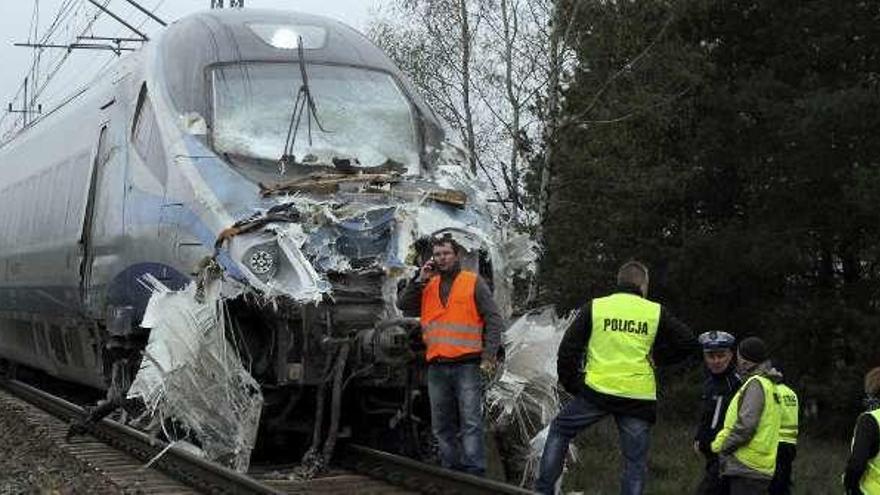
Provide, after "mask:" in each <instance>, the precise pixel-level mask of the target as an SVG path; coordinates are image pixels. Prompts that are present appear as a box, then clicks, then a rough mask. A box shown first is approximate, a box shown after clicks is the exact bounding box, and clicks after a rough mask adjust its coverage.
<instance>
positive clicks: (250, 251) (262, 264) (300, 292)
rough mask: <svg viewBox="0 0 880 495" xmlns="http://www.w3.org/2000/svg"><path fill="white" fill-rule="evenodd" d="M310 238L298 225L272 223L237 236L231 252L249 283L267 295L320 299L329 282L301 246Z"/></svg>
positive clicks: (232, 241)
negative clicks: (259, 229) (304, 253)
mask: <svg viewBox="0 0 880 495" xmlns="http://www.w3.org/2000/svg"><path fill="white" fill-rule="evenodd" d="M306 239H307V237H306V235H305V233H304V232H303V230H302V227H301V226H300V225H299V224H295V223H286V224H277V223H273V224H270V225H269V226H268V227H266V228H264V229H263V230H262V231H260V232H257V233H252V234H247V235H236V236H234V237H232V238H231V239H230V241H229V255H230V257H231V258H232V259H233V260H235V261H236V262H237V263H238V264H239V265H241V267H242V270H241V273H243V274H244V276H245V278H246V279H247V282H248V283H249V284H250V285H251V286H253V287H254V288H256V289H257V290H259V291H260V292H261V293H262V294H263V296H264V297H274V296H279V295H285V296H289V297H291V298H292V299H294V300H296V301H299V302H303V303H308V302H313V303H317V302H320V301H321V298H322V295H323V294H324V293H326V292H327V291H328V290H329V285H328V284H327V283H325V282H323V281H322V280H321V278H320V277H319V276H318V274H317V273H316V272H315V269H314V268H313V267H312V264H311V263H310V262H309V261H308V260H307V259H306V257H305V255H303V253H302V250H301V247H302V245H303V243H304V242H305V241H306Z"/></svg>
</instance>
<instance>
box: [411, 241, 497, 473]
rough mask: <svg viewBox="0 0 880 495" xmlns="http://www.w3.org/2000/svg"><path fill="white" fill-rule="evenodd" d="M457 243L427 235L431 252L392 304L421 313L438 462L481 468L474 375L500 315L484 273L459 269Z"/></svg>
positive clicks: (490, 366) (488, 360)
mask: <svg viewBox="0 0 880 495" xmlns="http://www.w3.org/2000/svg"><path fill="white" fill-rule="evenodd" d="M462 249H463V248H462V247H461V245H460V244H459V243H458V242H456V241H455V239H453V238H452V237H451V235H449V234H446V235H444V236H443V237H437V238H434V239H433V240H432V241H431V253H432V256H431V259H429V260H428V261H426V262H425V263H424V264H422V266H421V268H420V269H419V274H418V277H416V278H415V279H414V280H413V281H412V282H411V283H410V284H409V285H407V287H406V288H405V289H404V290H403V292H402V293H401V294H400V297H399V298H398V302H397V306H398V307H399V308H400V309H401V310H402V311H403V312H404V314H406V315H408V316H415V315H419V317H420V320H421V326H422V339H423V340H424V342H425V345H426V347H427V351H426V353H425V358H426V360H427V361H428V396H429V398H430V401H431V429H432V431H433V433H434V437H435V438H436V439H437V444H438V447H439V451H440V463H441V465H442V466H443V467H445V468H449V469H455V470H458V471H464V472H466V473H470V474H474V475H477V476H484V475H485V472H486V449H485V446H484V441H483V380H482V377H481V376H480V375H481V371H482V372H484V373H488V374H491V373H493V372H494V370H495V364H496V354H497V352H498V348H499V346H500V343H501V332H502V330H503V328H504V321H503V319H502V318H501V314H500V313H499V311H498V306H497V305H496V304H495V301H494V300H493V299H492V290H491V289H490V288H489V285H488V284H487V283H486V281H485V280H483V278H482V277H480V276H479V275H478V274H476V273H474V272H471V271H467V270H462V269H461V255H462Z"/></svg>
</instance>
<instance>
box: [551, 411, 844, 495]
mask: <svg viewBox="0 0 880 495" xmlns="http://www.w3.org/2000/svg"><path fill="white" fill-rule="evenodd" d="M693 431H694V429H693V427H692V426H691V425H689V424H684V423H674V422H669V421H666V422H664V421H663V419H662V417H661V419H660V421H659V422H658V423H657V424H656V425H655V426H654V428H653V429H652V432H651V447H650V452H649V466H648V487H647V491H646V493H647V494H648V495H682V494H688V493H693V490H694V488H695V487H696V485H697V484H698V483H699V481H700V478H701V476H702V469H703V458H702V456H700V455H698V454H696V453H695V452H694V451H693V450H692V448H691V443H692V435H693ZM577 445H578V447H579V459H578V462H577V463H575V464H573V465H571V466H570V469H569V471H568V473H567V474H566V477H565V482H564V485H563V487H564V490H565V492H566V493H569V492H580V493H583V494H584V495H605V494H608V495H612V494H617V493H618V491H619V476H620V469H621V456H620V448H619V446H618V439H617V427H616V425H615V424H614V420H613V419H610V418H609V419H605V420H603V421H602V422H600V423H599V424H597V425H594V426H593V427H592V428H590V429H588V430H586V431H585V432H583V433H582V434H581V436H580V437H579V438H578V440H577ZM848 452H849V448H848V445H847V444H846V443H844V442H832V441H826V440H818V439H813V438H809V437H806V438H804V437H803V435H802V438H801V439H800V441H799V444H798V453H797V458H796V459H795V462H794V480H795V486H794V491H793V493H795V494H796V495H827V494H830V493H841V492H842V488H843V487H842V485H841V482H840V474H841V473H842V472H843V469H844V465H845V463H846V456H847V455H848Z"/></svg>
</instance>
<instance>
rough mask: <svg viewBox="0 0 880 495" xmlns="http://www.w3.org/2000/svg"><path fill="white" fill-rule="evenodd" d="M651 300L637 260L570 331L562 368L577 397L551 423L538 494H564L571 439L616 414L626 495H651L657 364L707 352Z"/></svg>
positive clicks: (643, 269) (559, 368) (588, 306)
mask: <svg viewBox="0 0 880 495" xmlns="http://www.w3.org/2000/svg"><path fill="white" fill-rule="evenodd" d="M647 295H648V269H647V268H646V267H645V265H643V264H642V263H639V262H638V261H630V262H627V263H624V264H623V266H621V267H620V269H619V270H618V272H617V290H615V291H614V293H612V294H611V295H609V296H606V297H600V298H596V299H592V300H590V301H589V302H587V303H586V304H584V305H583V306H582V307H581V309H580V313H579V314H578V316H577V317H576V318H575V319H574V321H573V322H572V323H571V326H570V327H569V328H568V329H567V330H566V332H565V336H564V337H563V339H562V342H561V343H560V345H559V353H558V356H557V363H556V368H557V374H558V376H559V383H560V384H561V385H562V387H563V388H565V390H566V391H568V392H569V393H570V394H571V395H572V396H573V398H572V400H570V401H569V402H568V403H567V404H566V405H565V407H563V408H562V411H560V412H559V414H558V415H557V416H556V418H555V419H554V420H553V422H552V423H551V424H550V429H549V432H548V434H547V441H546V443H545V445H544V454H543V456H542V457H541V463H540V474H539V476H538V481H537V483H536V485H535V488H536V489H537V491H538V492H540V493H544V494H549V493H553V492H554V491H555V490H556V489H557V484H558V481H559V477H560V474H561V473H562V467H563V463H564V461H565V454H566V452H567V451H568V445H569V443H570V442H571V440H572V439H573V438H574V437H575V436H577V435H578V433H580V432H581V431H583V430H584V429H585V428H587V427H589V426H591V425H592V424H594V423H596V422H597V421H599V420H600V419H602V418H604V417H606V416H614V419H615V421H616V422H617V429H618V433H619V435H620V446H621V450H622V452H623V458H624V465H623V472H622V473H621V480H620V484H621V493H622V494H624V495H637V494H641V493H643V492H644V489H645V481H646V477H647V468H648V440H649V436H650V430H651V425H652V424H653V423H654V422H655V419H656V409H657V405H656V401H657V389H656V387H657V385H656V381H655V378H654V364H657V365H664V364H673V363H675V362H678V361H681V360H683V359H685V358H687V357H689V356H694V357H696V356H698V355H699V351H700V347H699V345H698V344H697V341H696V339H695V338H694V336H693V334H692V333H691V331H690V329H689V328H688V327H687V326H686V325H685V324H683V323H682V322H680V321H679V320H678V319H676V318H675V317H674V316H672V315H671V314H670V313H669V311H668V310H667V309H666V308H665V307H663V306H661V305H660V304H657V303H655V302H652V301H649V300H648V299H646V297H647ZM652 356H653V362H652Z"/></svg>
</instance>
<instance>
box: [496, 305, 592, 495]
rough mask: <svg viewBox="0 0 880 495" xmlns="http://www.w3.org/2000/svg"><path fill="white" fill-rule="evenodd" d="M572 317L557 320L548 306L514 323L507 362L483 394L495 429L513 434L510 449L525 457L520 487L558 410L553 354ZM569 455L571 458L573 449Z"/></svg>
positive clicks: (531, 470)
mask: <svg viewBox="0 0 880 495" xmlns="http://www.w3.org/2000/svg"><path fill="white" fill-rule="evenodd" d="M575 316H576V312H572V313H570V314H569V315H568V316H566V317H565V318H558V317H557V316H556V310H555V308H554V307H552V306H547V307H544V308H540V309H537V310H534V311H532V312H530V313H527V314H525V315H523V316H522V317H520V318H519V319H517V320H516V321H515V322H514V323H513V324H512V325H510V327H509V328H508V329H507V331H506V332H505V334H504V349H505V353H506V355H505V361H504V363H503V365H502V368H501V370H500V372H499V375H498V376H497V379H496V380H495V381H493V382H492V384H491V385H490V387H489V388H488V390H487V391H486V409H487V411H488V412H489V418H490V421H491V424H492V427H493V428H496V429H501V430H503V431H504V432H505V433H506V434H507V435H513V436H514V438H512V439H511V441H512V442H513V443H515V444H517V445H518V446H520V448H518V449H514V451H516V452H517V453H518V455H521V456H523V457H524V458H523V459H518V460H517V461H518V462H517V463H516V464H518V465H520V466H522V470H523V471H522V475H521V478H520V483H521V484H522V485H525V484H526V483H528V482H530V481H531V480H532V479H534V477H535V475H536V473H537V468H538V463H539V462H540V459H541V454H542V453H543V450H544V442H545V441H546V439H547V429H548V428H549V426H548V425H549V424H550V421H552V420H553V418H554V416H556V413H557V412H559V408H560V394H564V393H565V392H564V391H562V390H561V389H559V388H558V386H557V376H556V351H557V349H558V348H559V343H560V342H561V341H562V337H563V335H564V334H565V330H566V329H567V328H568V326H569V325H570V324H571V322H572V321H573V320H574V318H575ZM569 452H570V454H571V455H572V456H574V455H575V450H574V446H573V444H572V447H571V449H570V451H569Z"/></svg>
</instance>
